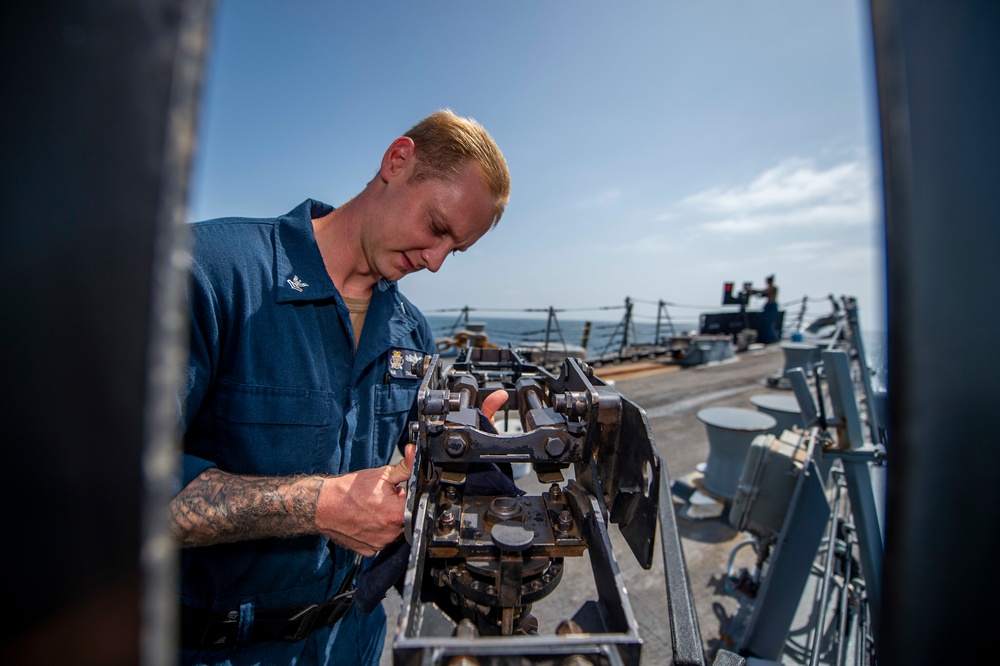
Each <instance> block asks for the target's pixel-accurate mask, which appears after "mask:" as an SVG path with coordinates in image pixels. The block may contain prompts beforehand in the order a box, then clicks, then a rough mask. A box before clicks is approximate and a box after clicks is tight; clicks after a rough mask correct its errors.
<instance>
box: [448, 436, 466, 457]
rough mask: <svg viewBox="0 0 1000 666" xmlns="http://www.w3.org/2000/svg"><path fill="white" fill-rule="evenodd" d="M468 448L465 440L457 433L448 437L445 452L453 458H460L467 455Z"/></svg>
mask: <svg viewBox="0 0 1000 666" xmlns="http://www.w3.org/2000/svg"><path fill="white" fill-rule="evenodd" d="M468 446H469V445H468V444H467V443H466V442H465V438H464V437H462V436H461V435H460V434H458V433H457V432H456V433H452V434H450V435H448V439H447V440H445V444H444V450H445V453H447V454H448V455H449V456H451V457H452V458H459V457H461V456H462V454H464V453H465V449H466V448H467V447H468Z"/></svg>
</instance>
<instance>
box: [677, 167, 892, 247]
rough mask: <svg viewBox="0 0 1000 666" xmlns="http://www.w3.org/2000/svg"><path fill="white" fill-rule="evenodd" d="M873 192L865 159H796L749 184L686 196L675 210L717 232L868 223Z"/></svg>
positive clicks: (872, 214) (768, 171) (872, 211)
mask: <svg viewBox="0 0 1000 666" xmlns="http://www.w3.org/2000/svg"><path fill="white" fill-rule="evenodd" d="M872 192H873V187H872V182H871V176H870V174H869V170H868V168H867V164H866V163H865V162H864V161H862V160H854V161H850V162H845V163H842V164H837V165H834V166H832V167H829V168H827V169H820V168H817V167H816V165H815V163H814V162H813V161H812V160H805V159H799V158H792V159H787V160H784V161H782V162H781V163H780V164H778V165H777V166H776V167H774V168H771V169H768V170H767V171H765V172H764V173H762V174H761V175H759V176H758V177H757V178H755V179H754V180H753V181H751V182H750V183H748V184H745V185H736V186H733V187H713V188H710V189H707V190H703V191H701V192H698V193H696V194H693V195H691V196H688V197H685V198H684V199H682V200H681V201H679V202H678V204H677V206H676V210H677V212H678V214H679V215H681V216H682V217H686V218H688V219H692V221H696V222H697V223H698V224H699V226H700V227H701V228H703V229H705V230H707V231H711V232H713V233H743V234H749V233H755V232H761V231H766V230H771V229H774V228H776V227H789V226H796V227H811V228H816V227H832V226H840V225H857V224H869V223H871V222H872V220H873V216H874V210H875V209H874V204H873V201H872Z"/></svg>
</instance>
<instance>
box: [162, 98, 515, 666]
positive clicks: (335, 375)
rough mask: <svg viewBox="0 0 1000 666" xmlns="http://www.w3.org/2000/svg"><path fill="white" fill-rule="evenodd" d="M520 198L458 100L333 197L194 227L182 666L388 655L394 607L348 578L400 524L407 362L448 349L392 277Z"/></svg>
mask: <svg viewBox="0 0 1000 666" xmlns="http://www.w3.org/2000/svg"><path fill="white" fill-rule="evenodd" d="M509 196H510V175H509V173H508V169H507V164H506V161H505V160H504V157H503V155H502V153H501V152H500V150H499V148H498V147H497V146H496V144H495V143H494V141H493V139H492V138H491V137H490V135H489V134H488V133H487V132H486V130H485V129H484V128H483V127H482V126H480V125H479V124H478V123H476V122H475V121H474V120H471V119H468V118H463V117H460V116H457V115H455V114H454V113H452V112H451V111H448V110H444V111H439V112H437V113H434V114H432V115H430V116H428V117H427V118H425V119H424V120H422V121H420V122H419V123H418V124H417V125H415V126H414V127H413V128H412V129H411V130H410V131H408V132H407V133H406V134H405V135H404V136H402V137H400V138H398V139H396V140H395V141H393V142H392V143H391V144H390V146H389V148H388V149H387V150H386V151H385V154H384V155H383V157H382V162H381V165H380V166H379V169H378V173H377V174H376V175H375V177H374V178H373V179H372V180H371V181H370V182H369V183H368V184H367V186H366V187H365V188H364V190H363V191H362V192H361V193H360V194H358V195H357V196H356V197H354V198H353V199H351V200H350V201H348V202H347V203H345V204H343V205H342V206H340V207H339V208H333V207H331V206H329V205H327V204H325V203H321V202H319V201H315V200H306V201H305V202H303V203H302V204H300V205H299V206H297V207H296V208H294V209H293V210H292V211H291V212H289V213H287V214H285V215H282V216H281V217H278V218H270V219H249V218H223V219H217V220H209V221H206V222H200V223H195V224H193V225H192V230H191V231H192V235H193V250H192V267H191V282H190V287H189V297H188V298H189V307H190V316H191V340H190V360H189V363H188V375H187V383H186V386H184V387H183V395H182V396H181V399H182V401H183V402H182V407H183V417H184V428H185V431H184V460H183V479H182V480H180V482H179V483H178V492H177V494H176V496H175V497H174V499H173V500H172V502H171V504H170V515H171V521H172V530H173V533H174V534H175V536H176V538H177V539H178V540H179V542H180V543H181V545H182V546H183V548H182V549H181V566H182V569H181V590H180V600H181V625H182V631H181V636H180V642H181V661H182V662H183V663H185V664H188V663H198V664H208V663H211V664H310V665H313V664H338V666H347V665H348V664H350V665H354V664H377V663H378V661H379V657H380V654H381V651H382V645H383V642H384V640H385V623H386V621H385V613H384V611H383V610H382V609H381V607H378V608H376V610H375V611H374V612H372V613H367V614H366V613H363V612H361V611H359V610H358V609H357V607H356V605H355V604H353V603H351V601H350V600H351V591H350V590H351V586H352V585H353V581H354V578H355V575H356V573H357V571H358V564H359V562H360V567H361V568H362V569H363V568H364V567H365V565H366V564H367V563H368V562H370V557H371V556H372V555H374V554H375V553H377V552H378V551H380V550H381V549H383V548H384V547H385V546H387V545H388V544H390V543H392V542H393V541H394V540H395V539H396V538H397V537H399V536H400V534H401V533H402V529H403V510H404V505H405V487H404V486H405V482H406V481H407V479H408V478H409V476H410V470H411V468H412V465H413V446H412V445H406V447H405V452H404V455H403V458H402V459H401V460H400V461H399V462H398V463H397V464H396V465H395V466H390V465H389V464H388V463H389V462H390V458H391V456H392V453H393V447H394V446H397V445H399V444H401V443H402V442H404V441H405V436H406V432H405V431H406V425H407V422H408V420H409V418H410V414H411V408H412V406H413V404H414V398H415V396H416V391H417V387H418V384H419V378H418V377H417V375H416V373H414V372H412V371H411V369H410V364H411V363H416V359H418V358H420V357H422V355H423V354H425V353H431V352H433V350H434V349H435V346H434V339H433V336H432V333H431V329H430V326H429V325H428V323H427V320H426V319H425V318H424V316H423V315H422V314H421V313H420V311H419V310H417V308H416V307H414V306H413V304H411V303H410V301H409V300H407V299H406V298H405V297H404V296H403V295H402V294H400V293H399V290H398V288H397V286H396V283H397V281H398V280H399V279H400V278H402V277H403V276H404V275H407V274H408V273H413V272H416V271H419V270H422V269H424V268H426V269H428V270H430V271H432V272H434V271H437V270H438V269H439V268H440V267H441V264H442V263H443V262H444V260H445V257H447V256H448V254H449V253H452V252H456V251H459V252H460V251H463V250H467V249H468V248H469V247H471V246H472V245H473V244H474V243H475V242H476V241H478V240H479V239H480V238H481V237H482V236H483V235H484V234H485V233H486V232H487V231H489V230H490V229H491V228H492V227H493V226H495V225H496V224H497V222H498V221H499V220H500V217H501V215H502V214H503V210H504V207H505V205H506V204H507V201H508V198H509ZM493 409H495V408H492V409H490V410H489V411H493ZM484 411H488V410H487V409H486V407H485V406H484ZM361 556H364V557H365V559H362V557H361Z"/></svg>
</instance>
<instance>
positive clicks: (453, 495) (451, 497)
mask: <svg viewBox="0 0 1000 666" xmlns="http://www.w3.org/2000/svg"><path fill="white" fill-rule="evenodd" d="M444 499H445V500H446V501H448V502H451V503H454V502H455V501H456V500H457V499H458V488H456V487H455V486H445V487H444Z"/></svg>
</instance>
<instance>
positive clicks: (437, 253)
mask: <svg viewBox="0 0 1000 666" xmlns="http://www.w3.org/2000/svg"><path fill="white" fill-rule="evenodd" d="M420 256H421V258H422V259H423V260H424V264H425V265H426V266H427V270H429V271H430V272H431V273H437V272H438V269H439V268H441V266H442V264H444V260H445V258H447V256H448V250H447V249H446V248H444V247H433V248H428V249H426V250H424V251H423V252H421V253H420Z"/></svg>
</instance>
